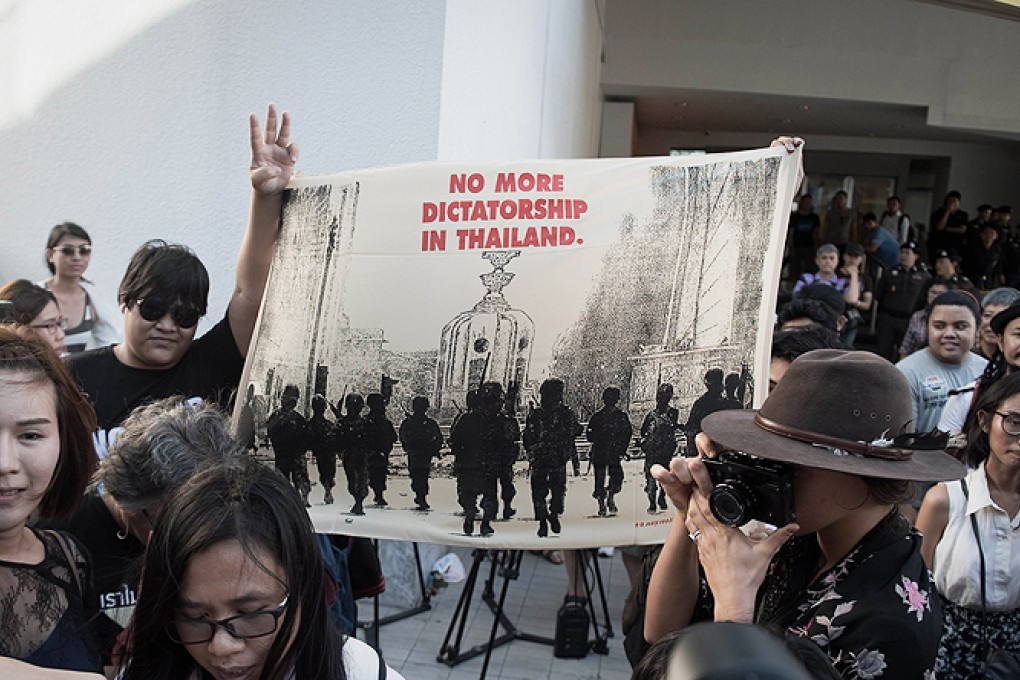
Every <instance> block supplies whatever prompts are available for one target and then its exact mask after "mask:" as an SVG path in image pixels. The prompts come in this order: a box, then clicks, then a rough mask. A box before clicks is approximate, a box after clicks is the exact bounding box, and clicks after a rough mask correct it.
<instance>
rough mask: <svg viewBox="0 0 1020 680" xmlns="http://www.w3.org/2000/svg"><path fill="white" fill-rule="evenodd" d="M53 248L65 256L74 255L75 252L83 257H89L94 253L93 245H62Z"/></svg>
mask: <svg viewBox="0 0 1020 680" xmlns="http://www.w3.org/2000/svg"><path fill="white" fill-rule="evenodd" d="M53 250H55V251H57V252H58V253H60V254H61V255H63V256H64V257H74V254H75V252H77V253H78V254H79V255H80V256H82V257H88V256H89V255H91V254H92V246H77V247H75V246H60V247H59V248H56V247H54V248H53Z"/></svg>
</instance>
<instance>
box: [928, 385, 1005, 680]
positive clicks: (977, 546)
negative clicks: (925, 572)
mask: <svg viewBox="0 0 1020 680" xmlns="http://www.w3.org/2000/svg"><path fill="white" fill-rule="evenodd" d="M974 412H975V414H976V415H977V417H976V418H975V419H973V420H972V421H971V422H970V426H969V431H968V433H967V441H968V445H967V448H966V455H967V463H968V464H969V465H970V467H971V468H972V469H971V470H970V472H969V473H968V474H967V477H966V478H965V479H964V480H962V481H957V482H946V483H944V484H938V485H936V486H934V487H932V488H931V489H930V490H929V491H928V493H927V494H926V495H925V497H924V503H923V504H922V505H921V511H920V512H919V513H918V515H917V528H918V529H920V530H921V532H922V533H923V534H924V542H923V543H922V544H921V553H922V554H923V555H924V559H925V562H927V564H928V566H929V567H930V568H931V570H932V573H933V574H934V576H935V586H936V587H937V588H938V590H939V593H941V595H942V604H943V611H944V616H945V632H944V633H943V636H942V642H941V644H940V645H939V656H938V665H937V671H936V673H937V675H938V677H939V678H979V677H984V675H982V673H981V661H982V657H981V650H982V649H983V648H985V647H986V646H987V647H991V648H995V649H1011V650H1018V651H1020V579H1017V577H1016V574H1017V573H1020V373H1010V374H1009V375H1007V376H1006V377H1004V378H1002V379H1001V380H999V381H998V382H996V383H995V384H994V385H992V386H991V387H989V388H988V390H987V391H983V392H982V393H981V394H980V395H979V396H978V398H977V402H976V403H975V405H974Z"/></svg>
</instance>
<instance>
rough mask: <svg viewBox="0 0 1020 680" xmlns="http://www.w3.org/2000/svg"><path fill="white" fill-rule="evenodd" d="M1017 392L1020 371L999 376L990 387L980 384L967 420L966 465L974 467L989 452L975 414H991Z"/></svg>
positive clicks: (1019, 385)
mask: <svg viewBox="0 0 1020 680" xmlns="http://www.w3.org/2000/svg"><path fill="white" fill-rule="evenodd" d="M1018 392H1020V372H1014V373H1010V374H1009V375H1007V376H1004V377H1003V378H1000V379H999V380H997V381H996V382H995V384H994V385H992V386H991V387H988V388H985V387H984V385H982V389H981V391H980V392H978V396H977V399H976V400H975V402H974V408H972V409H971V413H972V414H974V415H973V417H971V418H969V419H968V421H967V448H966V449H964V453H965V455H966V457H967V465H969V466H971V467H972V468H975V467H977V466H978V465H980V464H981V463H982V462H983V461H985V460H986V459H987V458H988V455H989V454H990V453H991V447H990V446H989V444H988V433H987V432H985V430H984V428H983V427H982V426H981V422H980V418H979V417H978V415H977V414H978V413H982V412H984V413H985V414H986V415H993V414H992V412H993V411H995V410H996V409H998V407H999V404H1001V403H1002V402H1003V401H1005V400H1006V399H1008V398H1009V397H1012V396H1013V395H1014V394H1017V393H1018Z"/></svg>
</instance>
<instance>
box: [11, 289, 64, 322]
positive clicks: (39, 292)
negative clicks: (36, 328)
mask: <svg viewBox="0 0 1020 680" xmlns="http://www.w3.org/2000/svg"><path fill="white" fill-rule="evenodd" d="M0 300H10V301H11V302H12V303H14V323H16V324H17V325H19V326H28V325H31V323H32V321H33V320H34V319H35V317H37V316H39V315H40V314H41V313H42V310H43V309H45V308H46V305H48V304H50V303H51V302H52V303H53V304H55V305H57V307H58V308H59V307H60V305H59V304H58V303H57V298H56V297H55V296H54V295H53V293H51V292H50V291H48V290H46V289H45V288H40V287H39V286H37V285H35V284H34V283H32V282H31V281H29V280H28V279H14V280H13V281H8V282H7V283H5V284H4V285H3V287H2V288H0Z"/></svg>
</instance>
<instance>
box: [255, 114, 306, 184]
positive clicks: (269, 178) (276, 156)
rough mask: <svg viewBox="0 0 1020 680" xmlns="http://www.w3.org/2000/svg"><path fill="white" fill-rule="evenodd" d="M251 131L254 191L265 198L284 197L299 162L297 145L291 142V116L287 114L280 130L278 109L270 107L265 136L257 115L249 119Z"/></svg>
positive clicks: (283, 116) (281, 120)
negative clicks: (282, 194)
mask: <svg viewBox="0 0 1020 680" xmlns="http://www.w3.org/2000/svg"><path fill="white" fill-rule="evenodd" d="M248 127H249V132H250V135H251V173H250V174H251V186H252V189H254V190H255V192H256V193H258V194H261V195H263V196H272V195H276V194H280V193H282V192H283V190H284V189H286V188H287V183H288V182H289V181H290V178H291V177H292V176H293V174H294V165H295V164H296V163H297V159H298V148H297V145H296V144H293V143H292V142H291V141H290V114H289V113H287V112H286V111H284V112H283V115H282V116H281V117H280V122H279V130H277V116H276V106H275V105H273V104H270V105H269V110H268V111H267V112H266V128H265V132H263V131H262V129H261V126H260V125H259V117H258V116H257V115H255V114H254V113H252V114H249V116H248Z"/></svg>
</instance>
